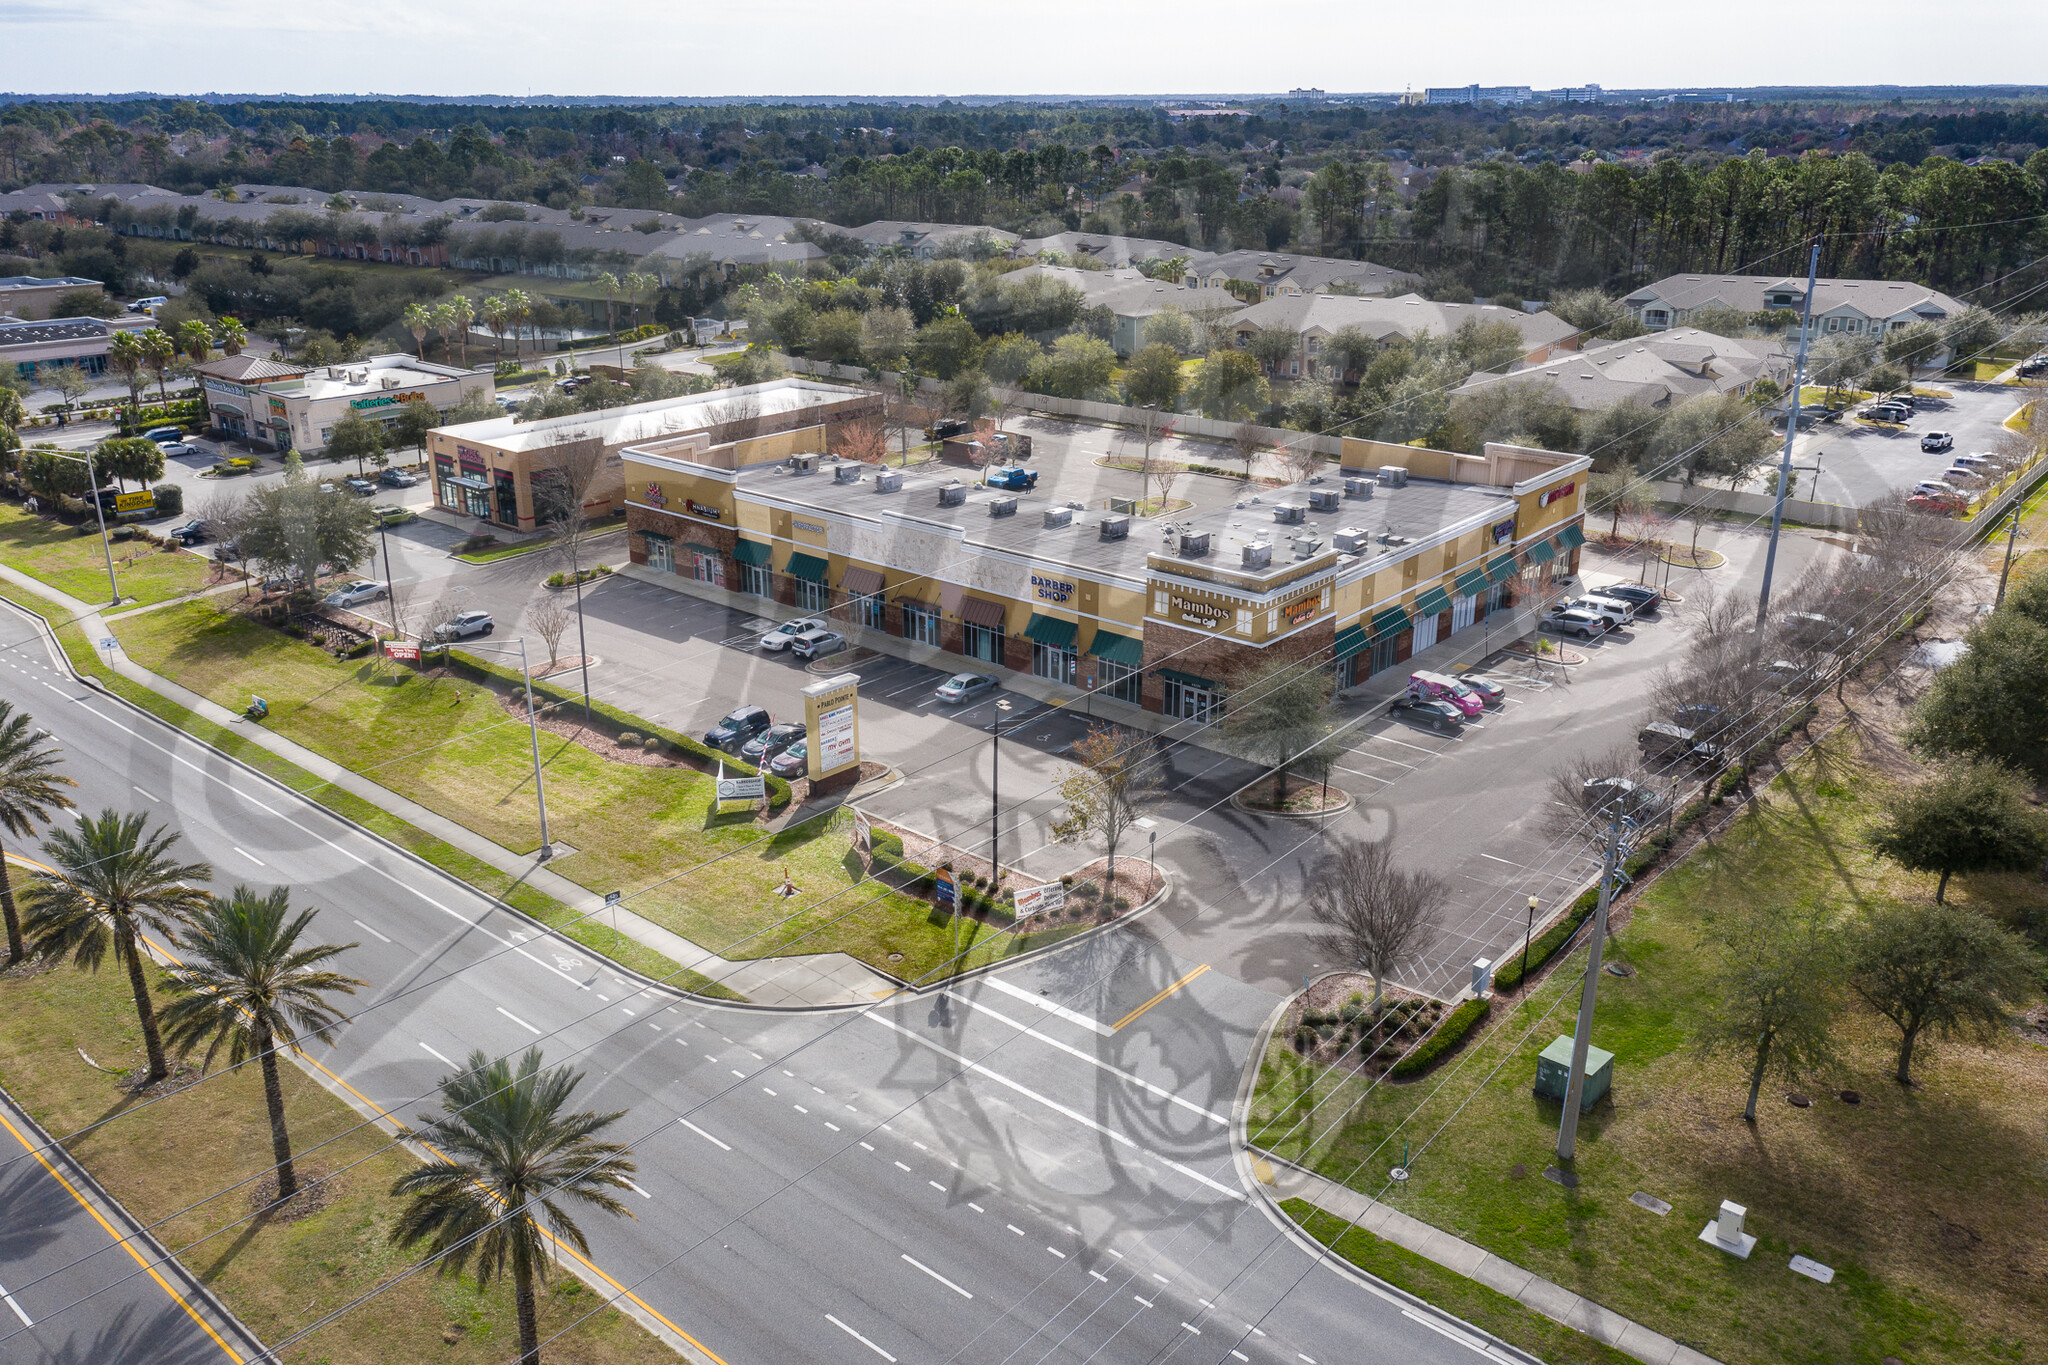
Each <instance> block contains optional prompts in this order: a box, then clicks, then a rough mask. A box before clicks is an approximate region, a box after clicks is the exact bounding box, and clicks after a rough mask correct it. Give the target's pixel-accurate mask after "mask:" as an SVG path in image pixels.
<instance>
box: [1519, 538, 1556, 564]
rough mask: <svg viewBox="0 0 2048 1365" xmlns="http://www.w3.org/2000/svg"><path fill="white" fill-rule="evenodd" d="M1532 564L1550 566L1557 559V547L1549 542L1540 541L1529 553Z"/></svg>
mask: <svg viewBox="0 0 2048 1365" xmlns="http://www.w3.org/2000/svg"><path fill="white" fill-rule="evenodd" d="M1526 553H1527V554H1528V556H1529V562H1530V563H1531V564H1548V563H1549V562H1550V561H1551V560H1553V559H1556V558H1557V547H1556V546H1555V545H1552V544H1551V543H1550V542H1549V541H1547V540H1539V541H1537V542H1536V543H1535V544H1533V545H1531V546H1530V547H1529V548H1528V550H1527V552H1526Z"/></svg>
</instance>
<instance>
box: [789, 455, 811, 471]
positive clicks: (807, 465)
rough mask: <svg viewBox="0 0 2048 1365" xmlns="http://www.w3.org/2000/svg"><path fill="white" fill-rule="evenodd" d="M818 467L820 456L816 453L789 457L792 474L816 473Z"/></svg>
mask: <svg viewBox="0 0 2048 1365" xmlns="http://www.w3.org/2000/svg"><path fill="white" fill-rule="evenodd" d="M817 468H818V457H817V456H816V455H809V454H805V455H792V456H790V457H789V472H790V473H792V474H811V473H815V472H816V471H817Z"/></svg>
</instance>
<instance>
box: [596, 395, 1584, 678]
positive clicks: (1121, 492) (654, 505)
mask: <svg viewBox="0 0 2048 1365" xmlns="http://www.w3.org/2000/svg"><path fill="white" fill-rule="evenodd" d="M741 444H742V443H739V442H732V443H726V444H717V445H714V444H711V443H710V442H709V441H708V440H707V439H706V437H705V436H704V435H702V434H699V435H696V436H694V437H686V438H682V439H676V440H661V441H650V442H646V443H644V444H640V445H635V446H628V447H626V448H625V449H624V450H623V451H622V452H621V456H622V459H623V463H624V471H623V472H624V477H625V485H626V504H627V511H626V519H627V527H628V529H629V531H630V540H631V556H632V560H633V562H634V563H635V564H641V565H646V566H647V567H648V568H649V569H650V570H652V571H654V575H655V576H661V575H674V586H676V587H678V588H679V589H682V590H685V591H693V592H696V593H698V594H700V595H703V596H706V597H711V598H714V599H715V600H721V601H726V602H733V603H737V604H740V605H744V603H745V601H746V600H747V599H749V598H758V599H767V600H770V601H773V602H775V603H779V604H781V605H782V606H784V607H787V608H792V609H794V610H796V611H800V612H805V613H816V614H820V615H823V614H828V613H829V614H830V615H831V616H832V617H833V618H835V619H836V620H838V621H839V622H841V623H843V625H842V628H843V629H844V630H845V633H846V634H847V635H848V636H849V638H851V639H853V640H854V641H855V642H856V643H859V644H864V645H868V646H870V647H873V648H877V649H883V650H888V651H890V652H894V653H898V654H905V655H909V656H911V657H917V658H921V659H925V660H927V661H930V662H934V663H939V664H940V665H941V666H948V665H949V664H950V665H952V666H958V667H962V668H975V667H977V666H981V667H986V666H996V667H1000V668H1006V669H1011V670H1014V671H1016V672H1018V673H1021V674H1027V675H1033V676H1036V677H1038V678H1041V679H1045V680H1047V681H1048V682H1050V683H1053V684H1055V685H1056V686H1070V687H1074V688H1076V689H1091V690H1095V691H1096V694H1097V695H1098V696H1106V697H1112V698H1115V699H1118V700H1121V701H1123V702H1127V703H1130V704H1133V705H1138V706H1142V707H1143V708H1144V709H1146V710H1148V711H1153V712H1162V713H1164V714H1167V715H1170V716H1177V717H1185V718H1193V719H1202V718H1206V717H1209V716H1211V715H1213V714H1215V713H1216V712H1217V711H1218V709H1219V708H1221V707H1222V706H1223V705H1224V704H1225V699H1226V697H1227V695H1228V691H1229V687H1230V681H1231V679H1233V678H1235V677H1238V676H1240V675H1242V674H1243V673H1245V672H1246V671H1247V670H1249V669H1251V668H1253V667H1256V666H1257V665H1259V664H1260V663H1262V662H1264V661H1266V660H1269V659H1271V658H1273V657H1275V656H1281V657H1285V658H1288V659H1306V658H1319V659H1321V660H1324V661H1326V662H1328V663H1329V664H1331V665H1332V666H1333V667H1334V668H1335V669H1336V671H1337V674H1338V683H1339V685H1340V686H1352V685H1355V684H1356V683H1358V682H1361V681H1363V680H1365V679H1366V678H1367V677H1369V676H1370V675H1372V674H1374V673H1378V672H1381V671H1384V670H1386V669H1390V668H1394V667H1396V666H1397V665H1399V664H1401V663H1403V662H1405V661H1406V660H1407V659H1409V658H1410V657H1411V656H1413V655H1414V654H1416V653H1418V652H1420V651H1421V650H1424V649H1427V648H1429V647H1430V646H1431V645H1434V644H1436V643H1438V642H1439V641H1441V640H1444V639H1447V638H1450V637H1452V636H1454V635H1456V634H1457V632H1459V631H1462V630H1466V629H1469V628H1471V627H1472V626H1473V625H1475V624H1477V623H1478V622H1480V621H1483V620H1484V619H1485V618H1486V616H1487V615H1488V614H1489V613H1490V612H1494V611H1498V610H1500V609H1501V608H1502V607H1504V606H1507V605H1510V604H1512V603H1514V602H1516V601H1517V600H1520V599H1521V598H1523V597H1525V596H1527V595H1529V594H1532V593H1537V594H1540V593H1542V592H1543V591H1545V590H1546V589H1547V587H1548V585H1549V582H1550V580H1551V579H1553V578H1554V577H1557V576H1561V575H1563V574H1567V573H1571V572H1575V571H1576V569H1577V565H1578V558H1579V547H1580V546H1581V545H1582V544H1583V543H1584V533H1583V530H1582V522H1583V514H1584V502H1585V474H1586V470H1587V467H1588V461H1587V460H1586V459H1585V457H1583V456H1577V455H1559V454H1555V453H1553V452H1550V451H1544V450H1536V449H1530V448H1527V447H1521V446H1509V445H1489V446H1488V447H1486V450H1485V452H1484V453H1483V454H1480V455H1459V454H1453V453H1449V452H1445V451H1437V450H1426V449H1420V448H1416V447H1412V446H1393V445H1384V444H1381V443H1378V442H1373V441H1355V440H1347V441H1346V442H1345V443H1344V453H1343V457H1342V467H1341V469H1340V470H1336V471H1333V472H1332V473H1331V474H1329V475H1327V476H1323V477H1321V478H1318V479H1315V480H1312V481H1310V482H1308V483H1304V484H1297V485H1294V486H1292V487H1286V488H1270V487H1258V486H1254V487H1251V488H1247V487H1246V485H1244V484H1243V483H1242V482H1241V481H1238V480H1230V479H1223V478H1218V477H1214V476H1207V475H1195V474H1189V475H1185V476H1183V478H1182V480H1181V481H1180V483H1179V484H1177V485H1176V489H1175V491H1176V494H1178V493H1180V492H1182V491H1183V490H1185V491H1186V492H1187V493H1188V495H1189V501H1190V502H1191V503H1192V506H1190V507H1189V508H1187V509H1186V510H1183V511H1180V512H1177V513H1176V514H1174V515H1173V516H1171V517H1167V518H1149V519H1148V518H1140V517H1137V516H1133V515H1130V514H1129V513H1127V512H1126V511H1124V510H1123V504H1122V503H1121V502H1120V500H1119V499H1120V497H1134V496H1137V488H1136V482H1137V476H1136V475H1135V474H1130V473H1126V472H1124V471H1120V470H1110V469H1105V468H1102V467H1099V466H1097V465H1095V464H1094V463H1093V462H1092V461H1083V460H1080V459H1078V458H1076V459H1073V460H1069V461H1066V462H1063V464H1064V466H1066V467H1062V465H1055V464H1054V463H1053V462H1052V461H1049V460H1042V461H1040V464H1041V465H1042V466H1046V467H1042V468H1040V469H1039V473H1040V475H1041V477H1040V483H1039V487H1038V489H1036V490H1033V491H1031V492H1025V493H1010V492H1004V491H1001V490H997V489H990V488H984V487H981V486H979V485H978V484H976V483H972V482H963V480H969V479H972V478H973V474H972V472H971V471H965V470H960V469H957V468H955V467H951V466H946V465H939V464H930V465H926V466H923V467H922V468H919V469H915V470H911V471H908V472H905V471H900V470H895V469H890V468H886V467H885V468H878V467H876V466H873V465H864V464H856V463H852V462H843V463H842V462H840V461H837V460H835V459H833V458H831V457H830V456H828V455H825V454H824V453H823V452H824V451H825V450H826V448H827V444H828V442H827V431H826V428H825V427H824V426H823V425H820V426H817V427H813V428H808V429H800V430H795V431H786V432H784V433H781V434H780V435H779V437H778V441H777V445H778V447H779V448H778V449H777V450H776V451H775V452H774V457H773V458H770V459H760V460H750V459H748V458H746V457H745V453H744V452H743V451H742V449H741ZM1071 466H1079V467H1078V468H1076V467H1071ZM1189 485H1196V486H1195V487H1192V488H1190V487H1188V486H1189ZM764 608H765V603H764ZM763 614H773V613H772V612H768V611H766V610H765V609H764V612H763ZM947 656H951V657H950V660H949V659H948V657H947Z"/></svg>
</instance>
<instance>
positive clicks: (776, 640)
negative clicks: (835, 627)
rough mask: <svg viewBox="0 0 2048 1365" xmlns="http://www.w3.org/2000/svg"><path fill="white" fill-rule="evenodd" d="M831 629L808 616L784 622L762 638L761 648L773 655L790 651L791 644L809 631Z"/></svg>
mask: <svg viewBox="0 0 2048 1365" xmlns="http://www.w3.org/2000/svg"><path fill="white" fill-rule="evenodd" d="M829 629H831V627H830V626H829V625H827V624H826V623H825V622H823V621H820V620H818V619H816V618H815V617H810V616H806V617H803V618H802V619H800V620H796V621H784V622H783V623H782V624H781V625H779V626H777V627H776V628H775V629H773V630H771V631H769V632H768V633H767V634H766V635H763V636H762V637H761V648H763V649H765V650H768V651H769V652H771V653H776V652H779V651H781V650H785V649H788V648H789V646H790V642H791V641H793V640H795V639H796V637H797V636H799V635H801V634H803V633H804V632H805V631H807V630H829Z"/></svg>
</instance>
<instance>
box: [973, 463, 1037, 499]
mask: <svg viewBox="0 0 2048 1365" xmlns="http://www.w3.org/2000/svg"><path fill="white" fill-rule="evenodd" d="M981 482H982V485H983V486H984V487H987V488H1007V489H1009V490H1010V491H1011V492H1013V493H1021V492H1023V491H1024V490H1026V489H1030V488H1036V487H1038V473H1037V471H1036V470H1031V469H1026V468H1025V467H1024V466H1023V465H1017V464H1009V465H998V466H996V467H995V468H993V469H991V470H989V471H988V473H987V474H985V475H983V476H982V480H981Z"/></svg>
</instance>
